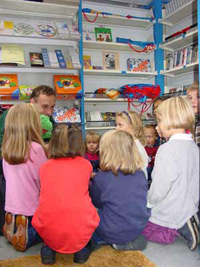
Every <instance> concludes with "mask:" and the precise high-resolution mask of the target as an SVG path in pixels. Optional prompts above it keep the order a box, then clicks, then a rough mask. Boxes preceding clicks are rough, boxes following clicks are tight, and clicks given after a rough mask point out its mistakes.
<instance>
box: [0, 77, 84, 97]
mask: <svg viewBox="0 0 200 267" xmlns="http://www.w3.org/2000/svg"><path fill="white" fill-rule="evenodd" d="M53 82H54V86H55V90H56V93H57V94H58V95H77V94H81V93H82V87H81V82H80V80H79V77H78V75H54V76H53ZM35 87H36V86H27V85H20V86H19V85H18V76H17V74H0V98H1V99H2V100H8V99H20V100H27V99H29V98H30V95H31V93H32V90H33V88H35Z"/></svg>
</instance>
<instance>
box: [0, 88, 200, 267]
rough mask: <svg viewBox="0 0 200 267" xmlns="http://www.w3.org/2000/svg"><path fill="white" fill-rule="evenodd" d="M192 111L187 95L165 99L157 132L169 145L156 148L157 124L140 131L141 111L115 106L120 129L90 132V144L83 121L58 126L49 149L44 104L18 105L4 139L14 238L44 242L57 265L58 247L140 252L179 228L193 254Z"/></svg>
mask: <svg viewBox="0 0 200 267" xmlns="http://www.w3.org/2000/svg"><path fill="white" fill-rule="evenodd" d="M191 91H192V90H191ZM188 95H189V91H188ZM193 108H194V105H193ZM193 108H192V105H191V103H190V101H189V100H188V98H187V97H173V98H170V99H167V100H165V101H163V102H162V103H160V105H159V106H158V107H157V108H156V111H155V114H156V118H157V123H158V125H157V127H156V130H157V132H158V133H159V136H160V137H161V138H165V140H166V142H165V143H164V144H163V145H161V146H160V147H159V148H158V146H159V142H158V141H157V133H156V131H155V127H153V126H146V127H143V125H142V121H141V119H140V116H139V114H138V113H136V112H134V111H123V112H118V113H117V115H116V129H115V130H111V131H108V132H106V133H105V134H104V135H103V136H102V137H101V138H100V136H99V135H98V134H97V133H94V132H90V133H88V134H87V135H86V143H85V144H84V140H83V138H82V133H81V131H80V129H79V128H77V127H76V126H74V125H67V124H59V125H56V126H55V127H54V130H53V132H52V137H51V139H50V142H49V143H48V144H47V145H45V144H44V142H43V140H42V138H41V122H40V114H39V111H38V110H37V107H36V106H35V105H33V104H17V105H14V106H13V107H11V108H10V110H9V112H8V114H7V116H6V123H5V132H4V138H3V145H2V157H3V171H4V175H5V179H6V204H5V210H6V215H5V224H4V227H3V232H4V235H5V237H6V238H7V240H8V241H9V242H11V243H12V245H13V247H14V248H15V249H17V250H19V251H25V250H26V249H27V248H28V247H30V246H31V245H33V244H34V243H36V242H38V241H40V240H41V239H42V240H43V242H44V245H43V247H42V248H41V260H42V263H43V264H53V263H54V262H55V254H56V252H60V253H74V262H77V263H84V262H86V261H87V259H88V258H89V256H90V254H91V253H92V252H93V251H94V250H96V249H97V248H99V247H101V246H102V245H111V246H112V247H113V248H114V249H118V250H142V249H144V248H145V247H146V245H147V241H149V240H150V241H154V242H158V243H161V244H170V243H172V242H174V240H175V238H176V237H177V236H179V235H180V234H181V235H182V236H183V237H184V238H185V239H186V240H187V241H188V246H189V248H190V250H194V249H195V248H196V246H197V243H198V228H199V219H198V216H197V212H198V205H199V149H198V146H197V145H196V144H195V142H194V140H193V136H192V131H193V128H194V124H195V114H194V110H193ZM13 122H15V123H13ZM85 145H86V151H85ZM89 161H90V162H91V163H90V162H89ZM151 179H152V181H151ZM148 184H149V186H148ZM148 187H149V188H148ZM148 189H149V190H148Z"/></svg>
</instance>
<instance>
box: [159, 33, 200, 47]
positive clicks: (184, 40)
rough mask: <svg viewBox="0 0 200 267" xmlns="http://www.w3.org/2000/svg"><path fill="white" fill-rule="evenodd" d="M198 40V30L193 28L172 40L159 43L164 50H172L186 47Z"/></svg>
mask: <svg viewBox="0 0 200 267" xmlns="http://www.w3.org/2000/svg"><path fill="white" fill-rule="evenodd" d="M197 41H198V30H197V29H196V30H194V31H192V32H189V33H187V34H185V35H182V36H180V37H178V38H176V39H174V40H172V41H169V42H164V43H162V44H161V45H160V48H162V49H164V50H169V51H174V50H177V49H178V48H181V47H186V46H187V45H190V44H192V43H195V42H197Z"/></svg>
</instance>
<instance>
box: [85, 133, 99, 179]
mask: <svg viewBox="0 0 200 267" xmlns="http://www.w3.org/2000/svg"><path fill="white" fill-rule="evenodd" d="M99 140H100V135H99V134H98V133H96V132H94V131H90V132H88V133H87V134H86V136H85V145H86V153H85V158H86V159H88V160H89V161H90V163H91V164H92V167H93V174H92V175H93V176H94V175H95V174H96V173H97V172H98V170H99Z"/></svg>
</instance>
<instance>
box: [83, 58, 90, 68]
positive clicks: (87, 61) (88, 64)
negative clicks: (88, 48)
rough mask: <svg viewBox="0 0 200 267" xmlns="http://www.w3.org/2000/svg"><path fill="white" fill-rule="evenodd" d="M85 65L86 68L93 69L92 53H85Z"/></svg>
mask: <svg viewBox="0 0 200 267" xmlns="http://www.w3.org/2000/svg"><path fill="white" fill-rule="evenodd" d="M83 66H84V69H87V70H92V65H91V56H90V55H83Z"/></svg>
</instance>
